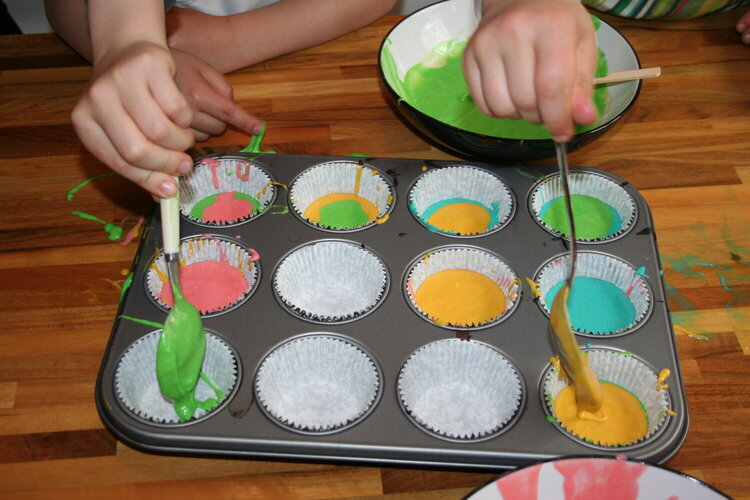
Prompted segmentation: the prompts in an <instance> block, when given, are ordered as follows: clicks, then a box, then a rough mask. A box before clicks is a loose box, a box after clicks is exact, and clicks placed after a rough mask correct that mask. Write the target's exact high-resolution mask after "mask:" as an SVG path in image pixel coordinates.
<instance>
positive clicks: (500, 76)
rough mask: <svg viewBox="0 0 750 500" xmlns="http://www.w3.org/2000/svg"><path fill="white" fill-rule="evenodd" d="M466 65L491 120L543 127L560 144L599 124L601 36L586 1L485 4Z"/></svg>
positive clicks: (477, 97)
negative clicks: (596, 83) (595, 97)
mask: <svg viewBox="0 0 750 500" xmlns="http://www.w3.org/2000/svg"><path fill="white" fill-rule="evenodd" d="M463 65H464V74H465V76H466V80H467V83H468V85H469V89H470V91H471V94H472V97H473V99H474V101H475V102H476V104H477V106H478V107H479V109H480V110H482V112H484V113H485V114H487V115H490V116H497V117H504V118H516V117H521V118H525V119H526V120H528V121H530V122H533V123H544V124H545V125H547V128H548V129H549V131H550V133H551V135H552V137H554V138H555V139H557V140H560V141H567V140H569V139H570V138H572V136H573V133H574V122H575V123H582V124H588V123H592V122H593V121H594V120H595V119H596V111H595V109H594V106H593V103H592V100H591V96H592V92H593V76H594V69H595V67H596V39H595V36H594V28H593V25H592V22H591V19H590V17H589V15H588V13H587V12H586V9H585V8H584V7H583V6H582V5H581V3H580V1H579V0H484V5H483V13H482V19H481V21H480V24H479V26H478V28H477V31H476V32H475V33H474V35H473V36H472V38H471V40H470V41H469V43H468V45H467V48H466V51H465V52H464V60H463Z"/></svg>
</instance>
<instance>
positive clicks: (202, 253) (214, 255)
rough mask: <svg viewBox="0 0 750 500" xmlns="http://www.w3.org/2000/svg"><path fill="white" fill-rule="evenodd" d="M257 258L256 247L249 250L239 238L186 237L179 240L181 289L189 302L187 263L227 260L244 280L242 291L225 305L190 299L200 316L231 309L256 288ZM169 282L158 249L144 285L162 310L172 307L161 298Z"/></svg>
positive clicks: (162, 256)
mask: <svg viewBox="0 0 750 500" xmlns="http://www.w3.org/2000/svg"><path fill="white" fill-rule="evenodd" d="M259 259H260V256H259V255H258V254H257V252H255V250H251V249H248V248H247V247H246V246H244V245H242V244H241V243H239V242H238V241H236V240H232V239H229V238H226V237H221V236H213V235H203V236H193V237H189V238H185V239H183V240H182V241H180V277H181V285H182V289H183V292H184V293H185V294H186V297H187V299H188V301H191V300H190V296H189V295H188V291H186V290H188V287H189V286H190V281H189V280H188V281H187V282H186V280H185V277H184V274H183V273H184V268H185V267H186V266H189V265H191V264H197V263H200V262H208V261H215V262H226V264H227V265H228V266H230V267H232V268H234V269H236V270H237V271H238V272H239V273H241V275H242V277H243V278H244V279H245V281H246V282H247V286H246V288H245V291H244V292H243V293H241V294H238V295H237V297H235V298H234V299H233V300H231V301H230V302H229V303H226V304H205V305H202V304H200V303H197V302H196V301H194V300H193V301H191V302H193V305H194V306H196V308H197V309H198V311H199V312H200V313H201V316H203V317H210V316H215V315H217V314H222V313H225V312H227V311H230V310H232V309H234V308H236V307H238V306H239V305H240V304H242V303H243V302H244V301H246V300H247V299H248V298H250V296H251V295H252V294H253V292H254V291H255V289H256V288H257V285H258V282H259V280H260V262H259ZM216 276H217V279H218V278H219V277H220V275H216ZM169 283H170V282H169V276H168V273H167V263H166V260H165V258H164V253H163V252H161V253H159V255H158V256H157V257H156V258H155V259H154V260H153V261H152V262H151V264H150V265H149V268H148V271H147V272H146V279H145V285H146V291H147V293H148V296H149V298H150V299H151V300H152V302H153V303H154V304H156V305H157V306H158V307H160V308H161V309H163V310H165V311H168V310H170V309H171V306H170V305H168V304H167V303H166V302H165V301H164V298H163V292H164V291H165V290H164V286H170V285H169ZM204 285H205V286H208V287H211V286H213V287H221V286H222V284H221V283H218V282H215V283H214V282H211V283H205V284H204Z"/></svg>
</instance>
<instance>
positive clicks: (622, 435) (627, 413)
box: [554, 381, 648, 446]
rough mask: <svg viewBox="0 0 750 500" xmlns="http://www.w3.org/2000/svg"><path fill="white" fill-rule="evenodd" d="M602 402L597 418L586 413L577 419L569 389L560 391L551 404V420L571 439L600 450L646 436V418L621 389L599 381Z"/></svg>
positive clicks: (634, 401)
mask: <svg viewBox="0 0 750 500" xmlns="http://www.w3.org/2000/svg"><path fill="white" fill-rule="evenodd" d="M600 382H601V387H602V389H603V391H604V399H603V401H602V407H601V410H600V412H601V413H600V415H601V414H603V415H602V416H601V417H599V416H593V415H591V414H589V413H587V412H585V413H583V412H582V413H581V414H580V416H579V411H578V403H577V402H576V397H575V391H574V388H573V386H572V385H569V386H568V387H566V388H565V389H563V390H562V391H561V392H560V394H558V395H557V397H556V398H555V402H554V408H555V416H556V417H557V419H558V420H559V421H560V422H561V423H562V424H563V425H564V426H565V427H566V428H567V429H568V430H570V431H571V432H572V433H573V434H574V435H575V436H578V437H579V438H582V439H587V440H590V441H591V442H593V443H594V444H599V445H604V446H614V445H626V444H630V443H633V442H635V441H637V440H638V439H640V438H642V437H644V436H645V435H646V434H647V433H648V417H647V416H646V412H645V410H644V409H643V406H642V405H641V403H640V401H638V398H636V397H635V396H634V395H633V394H632V393H630V392H628V391H626V390H625V389H623V388H621V387H619V386H617V385H614V384H611V383H609V382H605V381H600Z"/></svg>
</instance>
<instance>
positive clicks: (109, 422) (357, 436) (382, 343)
mask: <svg viewBox="0 0 750 500" xmlns="http://www.w3.org/2000/svg"><path fill="white" fill-rule="evenodd" d="M209 156H210V157H212V158H214V159H220V158H222V157H225V156H231V157H240V158H245V159H248V160H251V161H252V162H254V163H256V164H257V165H259V166H261V167H262V168H264V169H266V170H267V171H268V172H269V173H270V174H271V175H272V176H273V177H274V179H275V181H278V182H280V183H282V184H285V185H287V186H288V185H289V184H290V183H291V182H292V181H293V179H294V178H295V176H297V175H298V174H299V173H300V172H301V171H303V170H305V169H306V168H308V167H311V166H314V165H316V164H319V163H323V162H330V161H352V162H359V163H361V164H365V165H367V166H368V167H371V168H374V169H377V170H379V171H380V172H381V173H382V174H383V175H384V176H386V177H387V178H388V179H389V180H390V181H391V182H392V184H393V186H394V188H395V205H394V208H393V209H392V211H391V213H390V217H389V218H388V220H387V221H386V222H384V223H382V224H376V225H373V226H372V227H368V228H367V229H364V230H361V231H352V232H345V233H341V232H337V233H332V232H328V231H322V230H320V229H316V228H314V227H311V226H310V225H308V224H305V223H303V222H302V221H301V220H299V219H298V218H297V217H295V216H294V215H293V214H292V213H291V212H292V211H291V210H290V212H289V213H285V214H271V213H266V214H264V215H262V216H260V217H257V218H255V219H253V220H251V221H249V222H247V223H245V224H240V225H235V226H230V227H205V226H201V225H197V224H193V223H191V222H190V221H189V220H188V219H186V218H184V217H183V219H182V220H181V227H180V230H181V235H182V237H189V236H194V235H201V234H205V233H209V234H212V235H216V236H222V237H227V238H232V239H235V240H238V241H241V242H242V243H243V244H244V245H246V246H247V247H251V248H253V249H255V250H256V251H257V252H258V254H259V255H260V261H259V263H260V269H261V273H260V278H259V279H260V281H259V284H258V288H257V289H256V290H255V292H254V293H253V294H252V296H251V297H250V298H249V299H248V300H246V301H245V302H243V303H242V304H241V305H240V306H239V307H237V308H236V309H233V310H231V311H230V312H227V313H224V314H216V315H210V316H209V317H204V326H205V327H206V329H207V331H210V332H212V333H214V334H216V335H217V336H219V337H220V338H221V339H223V340H224V341H225V342H226V343H228V344H229V345H230V346H231V347H232V348H233V349H234V351H235V352H236V353H237V357H238V381H237V384H236V385H235V388H234V390H233V391H232V393H231V394H230V395H229V396H228V398H227V399H228V401H226V402H225V403H224V404H222V405H221V406H220V407H219V408H217V409H216V410H214V411H213V412H212V413H211V414H210V415H209V416H208V417H206V418H203V419H200V420H197V421H194V422H186V423H179V424H174V425H163V424H155V423H152V422H149V421H146V420H144V419H142V418H140V417H138V416H137V415H135V414H134V413H132V412H130V411H129V410H127V409H126V408H124V407H123V405H122V404H121V403H120V401H119V399H118V396H117V394H116V391H115V387H114V386H115V384H114V372H115V369H116V366H117V363H118V360H119V359H120V357H121V355H122V354H123V352H124V351H125V350H126V349H127V348H128V346H129V345H130V344H132V343H133V342H134V341H136V340H137V339H139V338H140V337H143V336H144V335H147V334H149V333H152V332H154V328H153V327H149V326H146V325H144V324H140V323H135V322H132V321H129V320H126V319H123V318H121V317H120V315H128V316H132V317H138V318H142V319H146V320H150V321H154V322H160V323H161V322H163V321H164V320H165V318H166V312H165V311H164V310H163V309H160V308H159V307H157V305H156V304H155V303H154V301H153V300H152V299H151V298H150V295H149V294H148V293H147V291H146V288H145V285H144V280H145V274H146V271H147V269H148V266H149V264H150V262H151V260H152V259H153V257H154V255H156V254H157V253H158V252H159V250H160V241H161V237H160V234H161V229H160V220H159V211H158V207H157V208H156V209H155V210H154V211H153V213H152V215H151V217H150V220H149V222H148V230H146V231H144V234H143V236H142V239H141V242H140V246H139V249H138V252H137V255H136V257H135V259H134V262H133V266H132V273H133V274H132V276H133V279H132V284H131V286H130V287H129V289H128V290H127V292H126V293H125V294H124V295H123V298H122V300H121V304H120V308H119V311H118V315H117V318H116V319H115V321H114V326H113V328H112V332H111V337H110V339H109V343H108V345H107V348H106V352H105V354H104V358H103V361H102V365H101V368H100V371H99V376H98V380H97V387H96V402H97V407H98V409H99V413H100V415H101V418H102V420H103V421H104V423H105V424H106V426H107V427H108V428H109V429H110V430H111V432H112V433H113V434H114V435H115V436H117V438H119V439H120V440H122V441H124V442H126V443H128V444H129V445H131V446H134V447H137V448H140V449H143V450H147V451H153V452H162V453H163V452H166V453H174V454H200V455H222V456H237V457H248V458H271V459H279V460H282V459H291V460H315V461H333V462H351V463H362V464H368V463H369V464H383V465H386V464H387V465H404V466H422V467H424V466H426V467H450V468H460V469H481V470H496V469H507V468H514V467H518V466H522V465H526V464H529V463H532V462H536V461H539V460H546V459H551V458H554V457H558V456H564V455H580V454H588V455H613V454H624V455H627V456H629V457H632V458H636V459H641V460H646V461H650V462H664V461H666V460H667V459H669V458H670V457H671V456H672V455H673V454H674V453H675V452H676V451H677V450H678V449H679V447H680V445H681V444H682V442H683V441H684V439H685V436H686V433H687V428H688V409H687V404H686V399H685V394H684V387H683V382H682V377H681V372H680V367H679V360H678V357H677V352H676V347H675V344H674V340H673V331H672V323H671V320H670V314H669V309H668V304H667V298H666V294H665V288H664V283H663V279H662V270H661V265H660V260H659V253H658V248H657V241H656V234H655V231H654V225H653V220H652V218H651V214H650V210H649V208H648V206H647V204H646V202H645V200H644V199H643V197H642V196H640V194H639V193H638V191H637V190H636V189H635V188H634V187H633V186H632V185H630V184H629V183H628V182H627V181H625V180H623V179H620V178H618V177H616V176H614V175H612V174H610V173H607V172H602V171H598V170H594V169H589V168H586V167H571V171H572V172H575V171H577V170H578V171H590V172H596V173H599V174H601V175H604V176H605V177H608V178H609V179H611V180H613V181H615V182H616V183H618V184H619V185H620V186H622V187H623V188H624V189H625V190H626V191H627V192H628V193H629V194H630V195H631V196H632V197H633V199H634V201H635V203H636V212H637V219H636V221H635V223H634V224H633V227H632V228H631V229H630V230H629V231H628V232H627V233H626V234H624V235H622V236H621V237H618V238H616V239H613V240H611V241H606V242H602V243H595V244H594V243H592V244H585V243H583V244H580V245H579V251H586V250H591V251H596V252H602V253H606V254H610V255H613V256H616V257H619V258H621V259H623V260H625V261H627V262H628V263H630V264H631V265H632V266H633V267H634V268H639V267H643V268H644V270H645V272H644V275H646V276H648V277H647V278H646V281H647V283H648V285H649V287H650V290H651V293H652V299H653V307H652V309H651V311H650V314H649V315H648V317H647V318H646V319H645V321H644V322H643V324H642V326H640V327H639V328H637V329H636V330H635V331H633V332H631V333H628V334H626V335H619V336H598V337H596V338H591V337H584V336H581V337H579V341H580V342H579V343H580V345H582V346H586V345H591V346H594V347H599V346H603V347H609V348H614V349H619V350H622V351H627V352H632V353H634V354H635V355H637V356H638V357H639V358H640V359H641V360H643V361H644V362H645V363H647V364H648V365H650V366H651V367H653V368H654V369H655V370H656V371H658V370H661V369H663V368H668V369H669V370H671V372H672V375H671V377H670V378H669V380H668V383H669V387H668V389H667V391H668V397H669V401H670V405H669V406H670V408H671V409H672V410H674V412H675V415H672V416H669V417H667V421H666V422H665V423H664V424H663V425H662V427H661V429H660V430H659V432H658V433H657V434H655V435H654V436H652V437H651V438H649V439H648V440H646V441H645V442H644V443H641V444H639V445H635V446H628V447H624V448H606V449H602V448H600V447H596V446H592V445H590V444H587V443H584V442H581V441H578V440H575V439H572V438H571V437H569V436H568V435H566V434H565V433H564V432H563V431H561V430H560V429H559V428H558V427H557V426H556V425H554V424H553V423H551V422H550V421H549V420H548V418H547V414H546V413H545V409H544V402H543V398H542V397H541V396H540V383H541V380H542V376H543V373H544V372H545V370H546V369H547V367H548V366H549V363H548V359H549V358H550V356H551V351H550V348H549V346H548V341H547V333H546V328H547V322H548V319H547V317H546V315H545V314H543V312H542V310H541V308H540V307H539V304H538V303H537V301H536V300H535V298H534V296H533V294H532V293H531V292H530V290H529V287H528V286H527V285H526V284H525V283H524V286H523V288H522V292H521V296H520V299H519V302H518V304H517V307H516V309H515V310H514V311H513V313H512V314H511V315H510V316H509V317H508V318H507V319H506V320H504V321H502V322H500V323H498V324H496V325H494V326H491V327H489V328H485V329H480V330H476V331H465V330H460V329H448V328H445V327H439V326H436V325H434V324H430V323H429V322H427V321H425V320H424V319H423V318H421V317H419V316H418V315H417V314H416V313H415V311H414V310H412V308H411V307H410V306H409V304H408V300H407V299H405V296H404V293H403V291H402V288H403V286H402V280H403V278H404V272H405V270H406V269H407V267H408V265H409V264H410V262H412V261H413V259H414V258H415V257H416V256H418V255H420V254H422V253H423V252H425V251H427V250H429V249H433V248H436V247H441V246H445V245H471V246H477V247H480V248H484V249H487V250H490V251H491V252H493V253H495V254H497V255H499V256H501V257H502V258H503V259H504V260H505V261H506V262H507V263H508V264H509V265H510V266H511V267H512V268H513V269H514V270H515V271H516V273H517V274H518V275H519V276H520V277H521V278H522V281H524V280H523V277H533V276H535V273H536V272H537V270H538V269H539V267H540V266H541V265H542V264H543V263H544V262H546V261H548V260H549V259H550V258H552V257H554V256H556V255H560V254H563V253H564V252H566V251H567V244H566V242H565V240H564V239H562V238H560V237H559V236H555V235H554V234H551V233H550V232H548V231H546V230H544V229H543V228H542V227H541V226H540V225H539V224H538V223H537V222H536V221H535V220H534V217H533V216H532V215H531V214H530V213H529V209H528V197H529V193H530V192H531V190H532V188H533V187H534V185H535V183H536V182H538V181H539V180H540V179H541V178H543V177H544V176H546V175H548V174H554V173H556V172H557V169H556V167H553V166H536V165H535V166H529V167H523V166H518V167H507V166H503V167H497V166H493V165H491V164H487V163H482V162H468V161H432V160H420V159H397V158H368V157H358V158H355V157H334V156H304V155H283V154H270V153H269V154H263V153H260V154H256V153H224V154H214V155H209ZM198 160H200V159H198ZM198 160H196V161H198ZM451 165H470V166H474V167H478V168H483V169H486V170H488V171H490V172H493V173H494V174H496V175H497V176H499V177H500V178H501V179H502V180H503V181H504V182H505V183H506V184H507V186H508V187H509V188H510V190H511V191H512V193H513V196H514V199H515V205H516V206H515V213H514V214H513V216H512V219H511V220H510V222H509V223H508V224H507V225H506V226H505V227H503V228H502V229H501V230H499V231H496V232H493V233H491V234H487V235H485V236H481V237H476V238H452V237H449V236H445V235H441V234H437V233H434V232H431V231H429V230H427V229H425V227H424V226H422V225H421V224H420V223H419V222H418V221H417V220H416V218H415V217H414V216H413V215H412V214H411V213H410V211H409V209H408V206H407V198H408V190H409V188H410V186H411V185H412V184H413V183H414V182H415V180H416V179H417V178H418V177H419V176H420V175H421V174H422V173H423V172H424V171H425V169H434V168H441V167H445V166H451ZM286 197H287V193H286V192H285V191H284V190H283V189H281V190H280V191H279V193H278V195H277V197H276V200H275V201H274V203H275V204H276V205H284V204H285V203H287V201H288V200H287V198H286ZM331 238H334V239H346V240H350V241H354V242H357V243H360V244H362V245H364V246H365V247H366V248H368V249H370V250H372V251H373V252H375V253H376V254H377V255H379V256H380V257H381V258H382V259H383V261H384V262H385V263H386V266H387V268H388V273H389V277H390V287H389V290H388V292H387V296H386V298H385V300H384V301H383V302H382V303H381V305H380V306H379V307H377V308H376V309H375V310H374V311H372V312H371V313H370V314H367V315H365V316H363V317H362V318H360V319H357V320H355V321H351V322H345V323H341V324H333V325H326V324H317V323H312V322H309V321H306V320H303V319H300V318H298V317H296V316H293V315H292V314H290V313H289V312H288V311H287V310H285V308H284V307H282V305H281V304H280V303H279V301H278V300H277V299H276V297H275V295H274V293H273V290H272V286H271V276H272V271H273V269H274V268H275V266H276V264H277V263H278V262H279V260H280V259H281V258H282V257H283V256H284V255H286V254H287V253H288V252H289V251H290V250H291V249H293V248H296V247H298V246H300V245H302V244H304V243H308V242H313V241H317V240H326V239H331ZM308 332H330V333H334V334H340V335H343V336H345V337H347V338H351V339H353V340H355V341H356V342H357V343H359V344H361V345H363V346H365V347H366V349H367V350H368V352H369V353H370V354H371V355H372V357H373V358H374V359H375V360H376V362H377V364H378V367H379V368H380V370H381V376H382V379H381V384H382V387H381V389H382V392H381V394H380V396H379V399H378V400H377V402H376V404H375V407H374V408H373V409H372V411H371V412H370V413H369V414H368V415H367V416H366V418H364V419H363V420H361V421H360V422H358V423H357V424H356V425H353V426H348V427H345V428H344V429H343V430H340V431H339V432H333V433H324V434H321V435H316V434H314V433H312V434H311V433H301V432H296V431H293V430H289V429H287V428H284V427H283V426H281V425H278V424H277V423H275V422H274V421H272V420H271V419H270V418H269V417H268V416H267V415H266V414H265V413H264V411H262V409H261V407H260V406H261V405H259V404H258V403H257V402H256V401H255V400H254V391H253V387H254V377H255V374H256V370H257V368H258V366H259V364H260V362H261V360H262V359H263V358H264V356H265V355H267V353H269V352H270V351H271V350H272V349H273V348H274V347H275V346H277V345H278V344H280V343H281V342H283V341H284V340H286V339H289V338H291V337H294V336H297V335H301V334H305V333H308ZM451 337H459V338H461V339H465V340H467V341H472V340H477V341H481V342H484V343H486V344H489V345H491V346H494V347H496V348H497V349H499V350H500V351H501V352H502V353H504V354H505V355H506V356H507V357H508V358H509V360H510V361H511V362H512V363H513V364H514V365H515V366H516V367H517V369H518V371H519V372H520V375H521V378H522V385H523V388H524V394H523V399H522V402H521V408H520V409H519V411H518V413H517V415H516V418H515V419H514V420H513V421H512V422H511V423H510V424H509V425H508V428H507V430H505V431H504V432H502V433H500V434H499V435H497V436H495V437H492V438H490V439H485V440H480V441H476V442H461V441H456V440H448V439H444V438H441V437H439V436H436V435H433V434H431V433H429V432H425V430H424V429H423V428H420V427H419V426H418V425H416V424H415V423H414V422H413V421H412V420H411V419H410V418H409V417H408V416H407V415H406V414H405V412H404V410H403V408H402V407H401V405H400V402H399V397H398V395H397V390H396V380H397V374H398V373H399V370H400V368H401V366H402V365H403V363H404V362H405V361H406V359H407V358H408V357H409V355H410V354H411V353H412V352H413V351H415V350H416V349H417V348H419V347H421V346H423V345H425V344H428V343H430V342H433V341H436V340H439V339H445V338H451Z"/></svg>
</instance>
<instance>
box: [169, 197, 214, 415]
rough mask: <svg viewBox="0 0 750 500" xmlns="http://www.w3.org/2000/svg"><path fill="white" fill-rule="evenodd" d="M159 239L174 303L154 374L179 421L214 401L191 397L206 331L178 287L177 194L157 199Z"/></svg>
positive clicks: (178, 212)
mask: <svg viewBox="0 0 750 500" xmlns="http://www.w3.org/2000/svg"><path fill="white" fill-rule="evenodd" d="M160 205H161V224H162V226H161V227H162V239H163V244H164V258H165V260H166V263H167V274H168V275H169V281H170V283H171V286H172V295H173V296H174V303H173V304H172V309H171V310H170V311H169V314H168V315H167V320H166V321H165V322H164V328H163V329H162V333H161V336H160V337H159V345H158V348H157V351H156V376H157V379H158V381H159V388H160V389H161V392H162V394H163V395H164V396H165V397H167V398H169V399H171V400H172V403H173V405H174V409H175V412H176V413H177V415H178V416H179V417H180V420H183V421H185V420H189V419H190V418H192V417H193V414H194V413H195V410H196V409H198V408H199V407H200V408H204V407H205V406H206V403H208V406H209V407H210V406H211V404H212V403H213V404H215V400H214V401H210V400H208V401H205V402H200V401H197V400H196V399H195V386H196V385H197V383H198V377H199V376H200V374H201V373H200V372H201V367H202V365H203V357H204V355H205V353H206V332H205V330H204V329H203V323H202V321H201V316H200V313H198V310H197V309H196V308H195V307H194V306H193V305H192V304H191V303H190V302H188V301H187V299H185V296H184V295H183V293H182V289H181V288H180V275H179V273H180V268H179V264H180V200H179V193H178V194H175V195H174V196H173V197H172V198H167V199H163V200H161V203H160Z"/></svg>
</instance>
